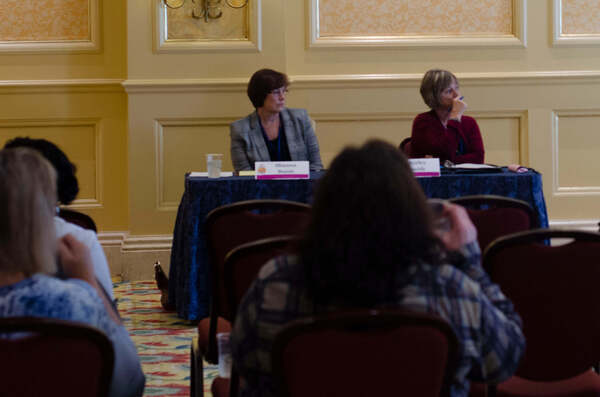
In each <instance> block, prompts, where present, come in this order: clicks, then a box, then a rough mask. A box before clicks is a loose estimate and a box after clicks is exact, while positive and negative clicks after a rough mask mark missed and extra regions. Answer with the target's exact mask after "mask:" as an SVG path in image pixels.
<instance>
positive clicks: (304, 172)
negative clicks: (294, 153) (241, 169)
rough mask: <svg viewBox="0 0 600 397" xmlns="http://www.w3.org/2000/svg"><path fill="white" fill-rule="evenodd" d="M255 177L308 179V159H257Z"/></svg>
mask: <svg viewBox="0 0 600 397" xmlns="http://www.w3.org/2000/svg"><path fill="white" fill-rule="evenodd" d="M254 171H255V173H256V174H255V175H254V178H255V179H308V178H309V177H310V171H309V168H308V161H257V162H255V163H254Z"/></svg>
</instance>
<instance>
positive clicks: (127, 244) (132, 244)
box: [98, 231, 173, 252]
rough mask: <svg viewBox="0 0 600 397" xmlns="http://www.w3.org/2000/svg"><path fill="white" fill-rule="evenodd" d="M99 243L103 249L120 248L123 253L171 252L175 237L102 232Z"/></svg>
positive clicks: (99, 234) (126, 232) (125, 232)
mask: <svg viewBox="0 0 600 397" xmlns="http://www.w3.org/2000/svg"><path fill="white" fill-rule="evenodd" d="M98 241H99V242H100V245H102V247H107V248H108V247H120V248H121V251H122V252H127V251H129V252H131V251H162V250H170V249H171V245H172V242H173V235H171V234H164V235H147V236H144V235H137V236H131V235H130V234H129V232H128V231H114V232H100V233H98Z"/></svg>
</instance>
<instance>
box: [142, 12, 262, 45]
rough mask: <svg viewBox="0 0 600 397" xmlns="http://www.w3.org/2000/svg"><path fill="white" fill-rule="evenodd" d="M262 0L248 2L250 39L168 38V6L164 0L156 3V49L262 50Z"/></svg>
mask: <svg viewBox="0 0 600 397" xmlns="http://www.w3.org/2000/svg"><path fill="white" fill-rule="evenodd" d="M261 1H262V0H250V1H249V2H248V7H250V10H249V18H248V19H249V20H248V35H249V37H248V40H193V39H189V40H184V39H178V40H173V39H168V26H167V6H166V5H165V4H164V2H163V0H153V4H154V6H153V7H154V8H155V11H154V24H153V28H154V51H155V52H157V53H170V52H180V53H193V52H209V51H219V52H223V51H232V52H245V51H247V52H260V51H261V50H262V7H261Z"/></svg>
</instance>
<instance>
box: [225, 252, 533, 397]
mask: <svg viewBox="0 0 600 397" xmlns="http://www.w3.org/2000/svg"><path fill="white" fill-rule="evenodd" d="M460 254H461V255H458V258H459V260H458V261H453V262H455V263H454V264H453V265H450V264H445V265H429V264H423V263H418V264H414V265H412V266H410V267H408V268H407V269H406V270H405V271H404V272H401V273H402V274H401V275H400V276H399V277H398V280H397V281H398V283H397V284H398V287H397V294H396V296H397V300H396V301H395V302H382V305H387V306H389V305H390V303H392V304H397V305H398V306H399V307H402V308H406V309H409V310H413V311H418V312H426V313H433V314H437V315H438V316H440V317H442V318H444V319H445V320H447V321H448V323H450V324H451V325H452V328H453V329H454V331H455V333H456V335H457V337H458V340H459V345H460V346H459V363H458V367H457V369H456V373H455V376H454V381H453V384H452V385H451V388H452V390H451V395H452V396H467V395H468V394H469V385H470V383H469V380H476V381H493V382H499V381H502V380H504V379H506V378H508V377H509V376H511V375H512V374H513V372H514V371H515V370H516V368H517V365H518V363H519V359H520V357H521V354H522V353H523V351H524V349H525V339H524V337H523V334H522V332H521V319H520V318H519V316H518V314H517V313H516V312H515V311H514V309H513V305H512V303H511V302H510V301H509V300H508V299H507V298H506V297H505V296H504V294H502V292H501V291H500V288H499V287H498V286H497V285H496V284H493V283H492V282H491V281H490V279H489V277H488V275H487V274H486V273H485V271H484V270H483V268H482V267H481V264H480V263H481V252H480V250H479V246H478V244H477V243H476V242H474V243H471V244H468V245H466V246H464V247H463V248H462V249H461V251H460ZM302 278H303V275H302V270H301V264H300V263H298V258H297V257H295V256H288V257H279V258H276V259H273V260H271V261H269V262H268V263H267V264H266V265H265V266H264V267H263V268H262V269H261V271H260V273H259V276H258V278H257V280H256V281H255V282H254V284H253V285H252V286H251V288H250V289H249V290H248V292H247V294H246V296H245V297H244V299H243V302H242V304H241V306H240V308H239V311H238V315H237V319H236V322H235V325H234V329H233V334H232V354H233V359H234V362H235V365H236V369H237V370H238V373H239V374H240V376H241V377H242V378H243V379H244V382H243V384H242V385H241V395H242V396H274V395H275V391H274V389H273V384H272V379H271V376H270V373H271V357H270V352H271V345H272V343H273V340H274V337H275V335H276V334H277V332H278V331H279V330H280V329H281V328H282V327H283V326H284V325H285V324H286V323H287V322H289V321H291V320H294V319H297V318H299V317H303V316H309V315H313V314H315V310H316V306H315V304H314V302H313V300H312V299H311V297H310V296H309V294H308V293H307V291H306V288H304V287H303V286H302ZM341 308H343V305H334V306H331V307H325V308H323V307H319V312H323V311H328V310H336V309H341Z"/></svg>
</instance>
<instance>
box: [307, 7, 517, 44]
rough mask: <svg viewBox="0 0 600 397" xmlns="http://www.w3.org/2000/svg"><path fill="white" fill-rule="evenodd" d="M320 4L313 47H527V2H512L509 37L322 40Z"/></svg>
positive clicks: (311, 30) (313, 17)
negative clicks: (511, 26) (511, 22)
mask: <svg viewBox="0 0 600 397" xmlns="http://www.w3.org/2000/svg"><path fill="white" fill-rule="evenodd" d="M319 1H320V0H307V2H308V15H309V18H308V29H307V32H308V46H309V47H310V48H332V47H333V48H336V47H337V48H355V47H363V48H380V47H481V46H485V47H499V46H501V47H527V0H512V3H513V33H512V34H508V35H484V34H479V35H477V34H472V35H460V36H458V35H412V36H409V35H397V36H351V37H350V36H335V37H321V34H320V27H319Z"/></svg>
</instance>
